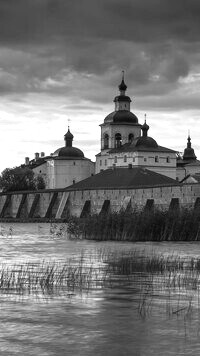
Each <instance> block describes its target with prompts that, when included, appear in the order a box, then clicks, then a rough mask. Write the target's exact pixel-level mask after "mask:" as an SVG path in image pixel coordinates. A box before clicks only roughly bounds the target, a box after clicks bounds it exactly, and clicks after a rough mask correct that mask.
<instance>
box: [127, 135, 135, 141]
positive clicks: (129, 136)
mask: <svg viewBox="0 0 200 356" xmlns="http://www.w3.org/2000/svg"><path fill="white" fill-rule="evenodd" d="M133 137H134V136H133V134H132V133H130V134H129V135H128V142H129V143H131V142H132V141H133Z"/></svg>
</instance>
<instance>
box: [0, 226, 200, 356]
mask: <svg viewBox="0 0 200 356" xmlns="http://www.w3.org/2000/svg"><path fill="white" fill-rule="evenodd" d="M0 235H1V236H0V251H1V254H0V264H1V263H4V264H5V263H6V264H8V265H14V264H16V263H26V262H28V261H29V262H30V261H31V262H33V263H35V264H37V263H41V261H60V262H61V263H62V262H63V261H66V260H68V259H69V258H77V257H80V256H85V258H86V259H87V258H88V259H89V260H88V263H89V264H92V266H93V267H94V268H95V267H96V266H98V268H99V265H101V264H103V263H102V261H98V259H99V256H101V255H102V253H103V251H105V250H106V251H109V253H111V254H112V253H113V252H117V254H118V256H120V254H121V253H123V254H124V251H126V252H128V251H131V250H133V251H135V250H138V251H141V254H146V255H152V254H162V255H164V256H168V255H172V254H174V256H176V255H179V256H181V257H182V258H183V257H184V256H186V257H193V256H196V257H198V256H199V255H200V253H199V251H200V245H199V243H177V244H176V243H160V244H159V243H154V244H152V243H135V244H131V243H113V242H106V243H99V242H98V243H97V242H91V241H81V240H79V241H74V240H69V239H68V238H67V236H66V233H65V231H62V233H61V234H60V227H58V226H50V225H49V224H12V225H10V224H9V225H8V224H1V227H0ZM138 275H139V276H140V278H139V279H138V276H137V275H135V276H132V277H133V278H132V277H131V279H130V278H128V279H127V276H123V275H121V276H115V278H114V279H113V280H112V283H111V284H109V283H105V284H102V285H101V284H99V285H95V286H93V288H90V289H89V290H88V291H84V290H82V291H80V290H74V292H73V293H68V292H67V290H60V291H56V292H55V293H41V292H38V294H37V293H23V294H20V295H18V294H16V293H0V355H9V356H11V355H20V356H21V355H40V356H51V355H52V356H53V355H58V356H61V355H62V356H63V355H75V356H78V355H81V356H90V355H91V356H93V355H106V356H118V355H119V356H123V355H134V356H149V355H164V356H165V355H198V354H199V353H200V337H199V336H200V335H199V332H200V315H199V313H200V308H199V305H198V303H199V297H198V288H196V289H194V286H192V284H191V286H190V288H188V290H187V291H185V290H184V289H183V290H182V289H181V288H180V289H177V288H176V289H173V288H171V289H170V288H168V289H165V288H162V284H161V280H162V278H163V277H162V276H157V277H154V278H153V280H152V275H148V274H147V273H144V274H142V275H140V274H138ZM142 283H143V285H142ZM152 288H153V289H152ZM141 290H142V291H143V293H142V294H141ZM152 291H153V292H152ZM169 291H170V295H169ZM141 295H142V298H143V299H141ZM181 308H183V309H182V310H181ZM179 310H180V311H179Z"/></svg>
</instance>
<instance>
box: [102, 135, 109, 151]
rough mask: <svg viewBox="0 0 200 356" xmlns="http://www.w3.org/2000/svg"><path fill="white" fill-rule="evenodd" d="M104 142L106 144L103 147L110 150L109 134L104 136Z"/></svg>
mask: <svg viewBox="0 0 200 356" xmlns="http://www.w3.org/2000/svg"><path fill="white" fill-rule="evenodd" d="M103 142H104V144H103V147H104V148H109V135H108V134H105V135H104V138H103Z"/></svg>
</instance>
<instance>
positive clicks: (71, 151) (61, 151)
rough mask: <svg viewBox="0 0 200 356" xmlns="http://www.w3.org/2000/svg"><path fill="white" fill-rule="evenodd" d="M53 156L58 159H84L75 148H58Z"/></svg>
mask: <svg viewBox="0 0 200 356" xmlns="http://www.w3.org/2000/svg"><path fill="white" fill-rule="evenodd" d="M53 155H54V156H58V157H66V158H84V154H83V152H82V151H81V150H79V148H76V147H61V148H58V149H57V150H56V151H55V152H54V154H53Z"/></svg>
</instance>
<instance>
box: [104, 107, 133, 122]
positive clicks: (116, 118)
mask: <svg viewBox="0 0 200 356" xmlns="http://www.w3.org/2000/svg"><path fill="white" fill-rule="evenodd" d="M104 123H105V124H107V123H111V124H124V123H125V124H126V123H128V124H138V118H137V116H136V115H135V114H133V113H132V112H131V111H128V110H119V111H113V112H111V113H110V114H109V115H107V116H106V117H105V119H104Z"/></svg>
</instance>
